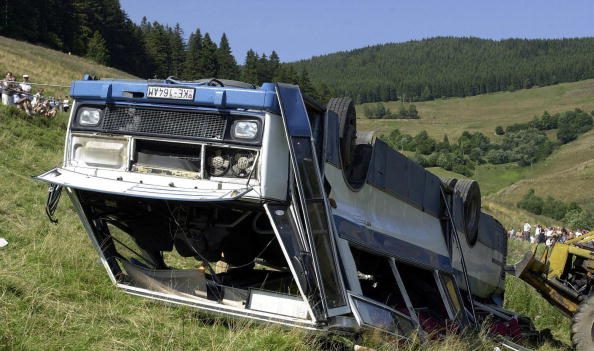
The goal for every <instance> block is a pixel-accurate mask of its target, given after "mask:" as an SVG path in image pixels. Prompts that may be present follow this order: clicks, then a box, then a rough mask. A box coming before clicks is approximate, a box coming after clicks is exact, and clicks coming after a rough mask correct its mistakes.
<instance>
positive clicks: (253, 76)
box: [241, 49, 259, 84]
mask: <svg viewBox="0 0 594 351" xmlns="http://www.w3.org/2000/svg"><path fill="white" fill-rule="evenodd" d="M258 61H259V57H258V54H256V53H255V52H254V50H252V49H249V50H248V52H247V54H246V55H245V63H244V65H243V68H242V70H241V80H242V81H244V82H247V83H252V84H258Z"/></svg>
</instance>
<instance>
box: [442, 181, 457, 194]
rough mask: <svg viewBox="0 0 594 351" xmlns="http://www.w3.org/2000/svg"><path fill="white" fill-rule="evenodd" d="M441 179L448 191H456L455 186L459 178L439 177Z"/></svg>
mask: <svg viewBox="0 0 594 351" xmlns="http://www.w3.org/2000/svg"><path fill="white" fill-rule="evenodd" d="M439 180H440V181H441V184H442V185H443V187H444V188H445V189H446V190H447V191H449V192H452V193H453V192H454V187H455V186H456V183H457V182H458V179H457V178H446V177H439Z"/></svg>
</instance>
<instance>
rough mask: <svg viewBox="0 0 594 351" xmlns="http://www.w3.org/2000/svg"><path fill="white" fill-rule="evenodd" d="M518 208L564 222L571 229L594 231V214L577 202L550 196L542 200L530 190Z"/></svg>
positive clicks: (519, 202)
mask: <svg viewBox="0 0 594 351" xmlns="http://www.w3.org/2000/svg"><path fill="white" fill-rule="evenodd" d="M516 206H517V207H518V208H521V209H523V210H526V211H528V212H531V213H534V214H536V215H542V216H546V217H549V218H553V219H555V220H558V221H563V223H565V224H566V225H568V226H569V227H570V228H574V229H587V230H593V229H594V214H593V213H591V212H590V211H587V210H585V209H583V208H581V207H580V206H579V205H578V204H577V203H575V202H571V203H566V202H564V201H561V200H559V199H556V198H554V197H552V196H550V195H549V196H547V197H546V198H542V197H540V196H538V195H536V192H535V191H534V189H529V190H528V192H527V193H526V194H525V195H524V196H523V197H522V199H520V201H518V203H517V204H516Z"/></svg>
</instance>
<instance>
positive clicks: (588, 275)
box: [515, 232, 594, 351]
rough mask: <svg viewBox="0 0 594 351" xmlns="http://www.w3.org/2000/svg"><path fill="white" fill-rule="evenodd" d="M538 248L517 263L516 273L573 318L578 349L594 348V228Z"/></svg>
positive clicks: (574, 339) (575, 343)
mask: <svg viewBox="0 0 594 351" xmlns="http://www.w3.org/2000/svg"><path fill="white" fill-rule="evenodd" d="M537 252H538V248H537V249H535V250H534V252H533V253H532V254H529V255H527V256H526V257H525V258H524V260H523V261H522V262H520V263H519V264H517V265H516V269H515V272H516V276H517V277H519V278H520V279H522V280H524V281H525V282H527V283H528V284H530V285H531V286H532V287H534V288H535V289H536V291H538V293H539V294H540V295H542V296H543V297H544V298H545V299H546V300H547V301H548V302H549V303H551V304H552V305H554V306H555V307H557V308H558V309H559V310H560V311H561V312H563V313H564V314H565V315H566V316H568V317H569V318H572V326H571V329H572V330H571V334H572V342H573V343H574V345H575V346H576V349H577V350H578V351H586V350H588V351H592V350H594V294H592V293H593V292H594V289H593V286H594V281H593V279H592V277H593V274H594V232H590V233H589V234H586V235H582V236H580V237H577V238H575V239H572V240H568V241H566V242H565V243H557V244H555V245H554V246H553V247H552V248H551V249H547V250H544V252H542V253H541V254H540V255H538V254H537ZM537 256H540V258H537Z"/></svg>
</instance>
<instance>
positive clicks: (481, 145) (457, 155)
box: [383, 109, 594, 176]
mask: <svg viewBox="0 0 594 351" xmlns="http://www.w3.org/2000/svg"><path fill="white" fill-rule="evenodd" d="M592 114H594V111H593V112H592ZM593 123H594V121H593V119H592V115H590V114H588V113H587V112H584V111H582V110H580V109H575V110H573V111H566V112H563V113H558V114H555V115H552V116H551V115H550V114H549V113H548V112H546V111H545V112H544V113H543V114H542V116H540V117H535V118H534V119H533V120H532V121H531V122H529V123H517V124H513V125H510V126H508V127H507V128H506V129H505V130H504V129H503V127H501V126H498V127H497V128H496V134H501V135H502V137H501V140H500V141H499V142H492V141H491V140H490V139H489V138H488V137H487V136H486V135H484V134H483V133H481V132H474V133H470V132H468V131H464V132H463V133H462V135H461V136H460V137H459V138H458V140H457V141H456V142H454V143H450V141H449V138H448V136H447V135H444V138H443V140H442V141H441V142H439V141H437V140H435V139H434V138H432V137H430V136H429V134H428V133H427V132H426V131H421V132H419V133H417V134H416V135H415V136H412V135H410V134H405V133H402V132H400V130H398V129H395V130H393V131H392V132H391V133H390V134H389V135H387V136H383V139H384V140H386V142H387V143H389V144H390V145H391V146H392V147H393V148H395V149H397V150H402V151H408V152H414V153H415V155H414V157H413V159H414V160H415V161H416V162H417V163H419V164H420V165H421V166H423V167H441V168H443V169H446V170H448V171H453V172H456V173H460V174H463V175H465V176H471V175H472V174H473V170H474V168H475V166H476V165H477V164H478V165H480V164H485V163H490V164H504V163H511V162H515V163H517V165H518V166H520V167H525V166H530V165H533V164H534V163H536V162H539V161H541V160H543V159H545V158H546V157H548V156H549V155H550V154H551V153H552V152H553V151H554V149H555V148H556V147H557V146H558V145H561V144H566V143H568V142H571V141H573V140H575V139H576V138H577V137H578V135H580V134H583V133H585V132H587V131H589V130H591V129H592V126H593ZM552 129H556V130H557V142H554V141H552V140H550V139H549V137H548V136H547V134H546V133H545V131H546V130H552Z"/></svg>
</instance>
